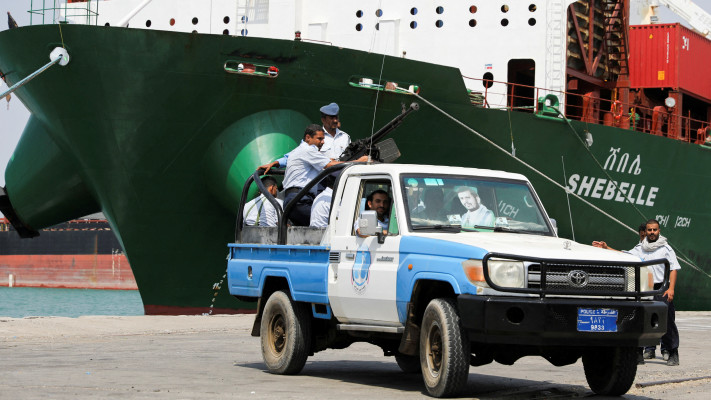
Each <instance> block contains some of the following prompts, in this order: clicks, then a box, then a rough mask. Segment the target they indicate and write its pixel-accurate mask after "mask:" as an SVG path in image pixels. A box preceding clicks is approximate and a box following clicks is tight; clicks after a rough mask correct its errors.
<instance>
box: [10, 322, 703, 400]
mask: <svg viewBox="0 0 711 400" xmlns="http://www.w3.org/2000/svg"><path fill="white" fill-rule="evenodd" d="M253 318H254V316H253V315H231V316H224V315H218V316H140V317H108V316H106V317H104V316H96V317H80V318H58V317H41V318H21V319H16V318H3V317H0V399H17V400H20V399H38V398H51V399H75V398H82V399H84V398H101V399H104V398H116V399H122V398H125V399H129V398H130V399H143V398H150V399H201V398H210V399H222V398H224V399H274V398H280V399H282V398H283V399H334V398H338V397H342V396H344V395H347V396H348V398H354V399H363V398H369V399H380V398H388V399H411V398H427V396H426V394H425V392H424V386H423V384H422V378H421V376H419V375H416V374H415V375H407V374H404V373H402V372H401V371H400V369H399V368H398V366H397V364H396V363H395V360H394V359H393V358H392V357H384V356H383V355H382V352H381V351H380V349H379V348H377V347H374V346H371V345H368V344H356V345H353V346H351V347H349V348H348V349H344V350H327V351H324V352H321V353H317V354H316V355H314V356H313V357H310V358H309V360H308V362H307V364H306V367H305V368H304V370H303V371H302V372H301V374H299V375H296V376H277V375H271V374H269V373H268V372H266V370H265V367H264V364H263V363H262V358H261V352H260V344H259V338H254V337H251V336H250V335H249V332H250V330H251V326H252V321H253ZM677 323H678V325H679V331H680V336H681V346H680V352H679V353H680V359H681V365H680V366H678V367H668V366H666V365H665V363H664V361H663V360H661V358H658V359H657V360H648V361H647V363H646V364H645V365H641V366H639V369H638V372H637V379H636V381H635V386H633V387H632V389H631V390H630V391H629V393H628V394H627V395H625V396H624V398H627V399H675V400H679V399H698V398H703V397H705V396H707V395H708V393H711V362H709V356H710V355H711V340H709V339H710V338H711V312H678V313H677ZM658 356H659V354H658ZM704 393H706V394H704ZM463 397H464V398H478V399H517V400H518V399H550V398H556V399H558V398H560V399H564V398H578V397H595V398H599V399H602V398H604V397H599V396H594V395H593V393H592V392H591V391H590V390H589V389H588V387H587V384H586V382H585V376H584V373H583V368H582V364H581V362H580V361H578V362H577V363H576V364H574V365H571V366H567V367H560V368H557V367H554V366H552V365H550V364H549V363H548V362H547V361H545V360H543V359H542V358H540V357H526V358H524V359H521V360H519V361H518V362H516V363H515V364H514V365H513V366H505V365H500V364H497V363H492V364H489V365H486V366H482V367H472V368H471V369H470V374H469V381H468V384H467V388H466V391H465V393H464V394H463Z"/></svg>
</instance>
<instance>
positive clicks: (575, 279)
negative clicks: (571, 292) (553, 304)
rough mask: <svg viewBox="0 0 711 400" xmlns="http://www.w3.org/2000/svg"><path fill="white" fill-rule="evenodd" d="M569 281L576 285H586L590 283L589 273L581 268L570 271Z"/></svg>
mask: <svg viewBox="0 0 711 400" xmlns="http://www.w3.org/2000/svg"><path fill="white" fill-rule="evenodd" d="M568 282H570V284H571V285H572V286H575V287H579V288H581V287H585V286H587V285H588V273H587V272H585V271H581V270H579V269H576V270H573V271H570V272H568Z"/></svg>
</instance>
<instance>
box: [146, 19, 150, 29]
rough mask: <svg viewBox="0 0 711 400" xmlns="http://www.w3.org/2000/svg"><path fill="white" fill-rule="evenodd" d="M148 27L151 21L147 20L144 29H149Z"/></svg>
mask: <svg viewBox="0 0 711 400" xmlns="http://www.w3.org/2000/svg"><path fill="white" fill-rule="evenodd" d="M150 27H151V20H150V19H149V20H147V21H146V28H150Z"/></svg>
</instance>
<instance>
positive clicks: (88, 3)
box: [28, 0, 99, 25]
mask: <svg viewBox="0 0 711 400" xmlns="http://www.w3.org/2000/svg"><path fill="white" fill-rule="evenodd" d="M35 7H37V8H35ZM40 7H41V8H40ZM28 12H29V13H30V25H47V24H58V23H73V24H84V25H97V24H98V22H99V1H97V0H30V11H28Z"/></svg>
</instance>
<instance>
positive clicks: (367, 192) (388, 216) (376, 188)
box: [353, 179, 398, 235]
mask: <svg viewBox="0 0 711 400" xmlns="http://www.w3.org/2000/svg"><path fill="white" fill-rule="evenodd" d="M391 188H392V183H391V182H390V181H389V180H384V179H373V180H364V181H363V182H362V183H361V190H360V194H359V196H360V199H359V201H358V202H357V204H358V210H356V216H355V218H356V222H357V219H358V218H359V217H360V214H361V213H362V212H363V211H366V210H370V209H371V208H370V207H369V205H368V197H369V196H370V197H371V198H372V201H371V202H370V203H371V204H372V205H373V206H374V207H377V208H373V209H374V211H378V213H379V214H380V213H382V214H383V215H384V217H385V220H384V226H383V231H387V232H388V235H394V234H397V231H398V230H397V222H394V223H393V220H392V217H393V216H394V215H395V213H394V211H393V207H392V204H393V202H392V198H393V194H392V190H391ZM384 197H385V201H386V202H385V204H383V203H382V202H383V199H384ZM391 226H395V227H396V229H395V232H394V233H393V232H390V227H391ZM356 228H357V223H354V224H353V235H355V234H356V232H355V230H356Z"/></svg>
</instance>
